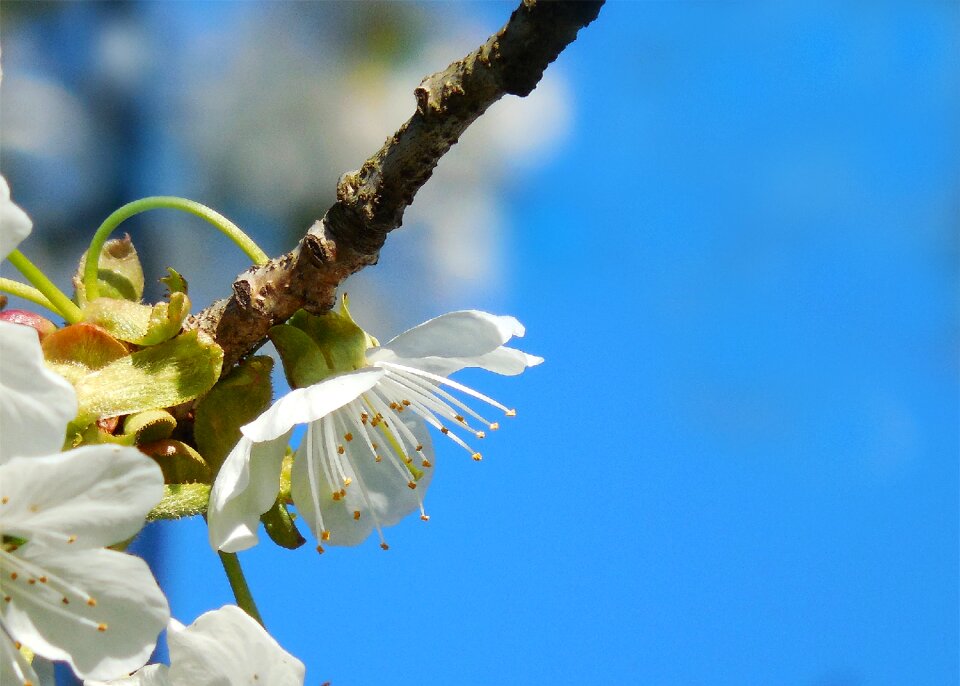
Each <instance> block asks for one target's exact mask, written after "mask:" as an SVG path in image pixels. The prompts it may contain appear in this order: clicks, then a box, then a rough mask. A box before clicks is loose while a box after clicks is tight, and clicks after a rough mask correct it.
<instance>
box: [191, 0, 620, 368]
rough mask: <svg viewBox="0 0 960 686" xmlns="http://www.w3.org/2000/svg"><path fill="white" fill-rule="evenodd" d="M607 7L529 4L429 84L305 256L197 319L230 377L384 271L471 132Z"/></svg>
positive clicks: (275, 263)
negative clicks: (307, 315) (418, 198)
mask: <svg viewBox="0 0 960 686" xmlns="http://www.w3.org/2000/svg"><path fill="white" fill-rule="evenodd" d="M602 4H603V0H591V1H584V2H553V1H545V0H539V1H538V0H523V2H522V3H521V5H520V6H519V7H518V8H517V9H516V10H514V12H513V14H512V15H511V17H510V20H509V21H508V22H507V23H506V25H504V27H503V28H502V29H500V31H498V32H497V33H496V34H494V35H493V36H491V37H490V38H489V39H488V40H487V42H486V43H484V44H483V45H481V46H480V47H479V48H477V49H476V50H474V51H473V52H471V53H470V54H469V55H467V56H466V57H464V58H462V59H460V60H458V61H456V62H454V63H453V64H451V65H450V66H448V67H447V68H446V69H444V70H443V71H441V72H437V73H436V74H433V75H432V76H428V77H427V78H425V79H424V80H423V81H422V82H421V83H420V85H419V86H418V87H417V88H416V90H415V91H414V95H415V96H416V100H417V111H416V112H415V113H414V114H413V116H412V117H410V119H409V120H407V122H406V123H405V124H404V125H403V126H402V127H401V128H400V130H399V131H397V132H396V133H395V134H394V135H393V136H391V137H390V138H388V139H387V141H386V143H384V145H383V147H382V148H381V149H380V150H379V151H378V152H377V153H376V154H375V155H373V156H372V157H371V158H370V159H368V160H367V161H366V162H365V163H364V164H363V166H362V167H361V168H360V169H359V170H357V171H354V172H349V173H347V174H344V175H343V176H342V177H340V181H339V182H338V184H337V202H336V203H335V204H334V205H333V206H332V207H331V208H330V209H328V210H327V212H326V214H325V215H324V216H323V219H321V220H319V221H317V222H315V223H314V224H313V226H311V227H310V229H309V230H308V231H307V234H306V235H305V236H304V237H303V239H302V240H301V241H300V243H299V244H298V245H297V247H296V248H294V249H293V250H292V251H290V252H289V253H287V254H285V255H282V256H280V257H278V258H276V259H274V260H271V261H270V262H268V263H267V264H266V265H264V266H262V267H258V268H252V269H249V270H247V271H246V272H244V273H243V274H241V275H240V276H238V277H237V280H236V281H235V282H234V284H233V296H232V297H230V298H229V299H228V300H221V301H218V302H216V303H214V304H213V305H211V306H210V307H208V308H207V309H205V310H204V311H203V312H201V313H200V314H199V315H197V316H196V317H195V318H193V319H192V320H191V322H190V326H191V327H195V328H200V329H203V330H204V331H206V332H207V333H209V334H211V335H212V336H213V337H214V338H215V339H216V341H217V343H219V344H220V346H221V347H222V348H223V350H224V364H223V370H224V373H226V372H227V371H228V370H229V369H230V367H231V366H232V365H233V363H235V362H237V361H238V360H239V359H241V358H242V357H243V356H244V355H247V354H248V353H250V352H252V351H253V350H255V349H256V348H257V347H258V346H259V345H260V343H261V341H263V339H264V338H265V337H266V334H267V331H268V330H269V329H270V327H271V326H273V325H274V324H278V323H280V322H283V321H285V320H287V319H288V318H289V317H290V316H291V315H293V313H294V312H296V311H297V310H298V309H300V308H305V309H306V310H308V311H310V312H313V313H315V314H319V313H321V312H325V311H327V310H329V309H330V308H331V307H332V306H333V304H334V301H335V295H336V288H337V286H339V285H340V283H342V282H343V280H344V279H346V278H347V277H348V276H350V274H353V273H354V272H357V271H359V270H360V269H363V268H364V267H366V266H368V265H371V264H376V262H377V259H378V256H379V252H380V248H381V247H382V246H383V244H384V241H385V240H386V238H387V234H388V233H389V232H390V231H392V230H393V229H396V228H397V227H399V226H400V225H401V223H402V221H403V212H404V210H405V209H406V208H407V206H408V205H410V204H411V203H412V202H413V198H414V196H415V195H416V193H417V191H418V190H420V187H421V186H423V184H424V183H426V181H427V179H429V178H430V176H431V174H432V173H433V169H434V167H436V166H437V162H439V160H440V158H441V157H442V156H443V155H444V154H445V153H446V152H447V151H448V150H449V149H450V148H451V146H453V145H454V144H455V143H456V142H457V140H459V138H460V136H461V135H462V134H463V132H464V131H465V130H466V128H467V127H468V126H469V125H470V124H471V123H473V122H474V121H475V120H476V119H477V117H479V116H480V115H481V114H483V113H484V112H485V111H486V109H487V108H488V107H490V105H492V104H493V103H494V102H496V101H497V100H499V99H500V98H501V97H503V96H504V95H505V94H508V93H509V94H512V95H519V96H521V97H523V96H526V95H528V94H529V93H530V92H531V91H533V89H534V88H535V87H536V85H537V83H539V81H540V78H541V77H542V76H543V72H544V70H545V69H546V68H547V65H549V64H550V63H551V62H553V60H555V59H556V58H557V56H558V55H559V54H560V53H561V52H562V51H563V50H564V48H566V46H567V45H569V44H570V43H571V42H573V40H574V39H575V38H576V37H577V32H578V31H579V30H580V29H581V28H583V27H584V26H586V25H587V24H589V23H590V22H591V21H593V20H594V19H595V18H596V17H597V15H598V14H599V12H600V7H601V5H602Z"/></svg>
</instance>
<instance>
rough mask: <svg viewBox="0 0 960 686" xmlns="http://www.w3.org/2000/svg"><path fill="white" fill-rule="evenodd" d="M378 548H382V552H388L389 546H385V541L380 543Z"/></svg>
mask: <svg viewBox="0 0 960 686" xmlns="http://www.w3.org/2000/svg"><path fill="white" fill-rule="evenodd" d="M380 547H381V548H383V549H384V550H390V546H388V545H387V542H386V541H384V542H383V543H381V544H380Z"/></svg>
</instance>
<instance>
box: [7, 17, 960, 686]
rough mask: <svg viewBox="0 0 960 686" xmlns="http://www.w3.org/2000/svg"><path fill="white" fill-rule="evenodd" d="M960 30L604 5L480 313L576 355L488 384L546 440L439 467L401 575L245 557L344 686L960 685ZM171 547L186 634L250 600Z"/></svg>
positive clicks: (529, 175)
mask: <svg viewBox="0 0 960 686" xmlns="http://www.w3.org/2000/svg"><path fill="white" fill-rule="evenodd" d="M428 9H429V7H428ZM509 9H510V5H509V4H502V3H498V4H484V5H471V6H470V7H469V8H468V10H467V11H468V12H469V13H472V15H473V17H474V20H475V21H477V22H478V23H479V25H481V26H483V27H484V28H485V30H492V29H494V28H495V27H496V26H497V25H498V24H499V23H501V22H502V20H503V19H504V18H505V17H506V16H507V14H508V12H509ZM958 21H960V9H958V6H957V5H956V4H955V3H945V2H940V3H936V2H930V3H881V4H870V5H867V4H865V3H852V2H847V3H834V4H827V3H822V4H817V3H803V4H802V5H801V6H799V7H787V6H786V5H784V4H776V5H762V4H759V3H706V2H651V3H641V2H611V3H609V4H608V5H607V6H606V7H604V9H603V10H602V12H601V14H600V17H599V19H598V20H597V21H596V22H595V23H594V24H593V25H591V26H590V27H588V28H587V29H586V30H584V31H583V32H582V34H581V37H580V38H579V39H578V40H577V42H576V43H575V44H574V45H572V46H571V47H570V48H569V50H568V51H567V52H565V53H564V54H563V55H562V56H561V58H560V60H559V62H558V64H557V65H556V66H557V68H559V69H561V70H562V71H563V74H564V76H565V78H566V79H567V80H568V82H569V86H570V93H571V94H572V95H573V100H572V108H573V118H572V121H573V128H572V130H571V131H570V133H569V135H568V137H567V139H566V141H565V142H564V143H563V144H562V145H561V146H560V147H559V148H558V149H557V150H556V151H555V153H554V154H553V155H552V156H551V157H550V159H549V162H548V163H547V164H546V165H545V166H541V167H539V168H537V169H536V170H535V171H532V172H531V171H527V172H525V173H523V174H521V175H519V176H517V177H516V179H517V180H516V182H515V183H512V184H511V185H510V186H509V187H506V188H504V189H503V192H502V206H503V208H504V211H505V212H506V213H507V214H508V216H509V219H510V225H511V226H513V231H512V232H511V233H510V234H509V235H508V237H507V247H508V250H507V264H506V266H505V269H504V279H503V283H502V284H499V286H498V287H496V288H491V289H490V291H489V292H487V293H483V292H481V293H478V294H477V295H476V297H475V299H473V300H471V301H469V302H467V301H464V302H460V303H458V304H457V306H458V307H462V308H469V307H476V308H481V309H488V310H491V311H496V312H501V313H511V314H514V315H516V316H517V317H519V318H520V319H521V320H522V321H523V322H524V323H525V324H526V325H527V329H528V335H527V337H526V339H524V340H523V341H521V342H520V344H519V345H521V346H522V347H523V348H524V349H525V350H528V351H529V352H532V353H536V354H540V355H542V356H544V357H545V358H546V360H547V362H546V363H545V364H544V365H542V366H541V367H538V368H536V369H532V370H529V371H528V372H527V373H526V374H524V375H523V376H521V377H516V378H499V377H493V375H489V374H482V373H467V374H464V375H462V379H461V380H463V381H465V382H466V383H469V384H471V385H473V386H475V387H477V388H479V389H480V390H482V391H483V392H485V393H488V394H490V395H491V396H493V397H496V398H498V399H500V400H502V401H503V402H505V403H506V404H508V405H510V406H516V407H517V408H518V410H519V413H518V417H517V418H516V419H515V420H513V421H511V422H509V424H507V423H504V426H503V429H502V430H501V431H500V432H498V434H497V435H496V436H494V437H491V438H489V439H488V440H487V445H486V446H485V448H486V450H485V453H484V454H485V459H484V461H483V462H482V463H479V464H476V463H473V462H472V461H471V460H469V458H467V457H466V456H465V455H463V454H462V452H461V451H460V450H459V449H457V448H456V446H453V445H452V444H450V445H447V444H444V443H443V442H442V441H440V440H437V441H436V443H437V445H438V449H439V456H438V471H439V474H438V476H437V478H436V480H435V481H434V483H433V485H432V486H431V490H430V492H429V495H428V498H427V505H428V510H429V511H430V513H431V515H432V518H431V520H430V522H429V523H427V524H423V523H421V522H419V521H417V520H416V519H411V520H409V521H405V522H403V523H401V524H400V525H398V526H397V527H394V528H393V529H392V530H391V531H390V532H389V539H390V543H391V549H390V551H388V552H387V553H384V552H382V551H380V550H379V548H378V547H377V546H376V545H375V543H374V542H372V541H371V542H369V545H365V546H361V547H359V548H356V549H334V550H332V551H330V552H329V553H328V554H325V555H324V556H322V557H318V556H317V555H316V554H315V553H313V552H312V551H311V550H308V549H302V550H299V551H296V552H294V553H287V552H284V551H280V550H277V549H275V548H272V547H270V546H268V545H261V546H259V547H258V548H256V549H254V550H252V551H250V552H248V553H244V554H242V556H241V559H242V560H243V561H244V563H245V564H246V566H247V568H248V570H249V575H250V577H251V583H252V585H253V587H254V590H255V591H256V592H257V596H258V599H259V602H260V605H261V610H262V612H263V614H264V616H265V619H266V621H267V624H268V627H269V628H270V629H271V631H272V632H273V634H274V635H275V636H276V637H277V639H278V640H279V641H280V643H281V644H282V645H283V646H284V647H285V648H286V649H288V650H289V651H290V652H292V653H294V654H295V655H297V656H298V657H300V658H301V659H302V660H304V662H306V663H307V666H308V683H309V684H314V685H315V684H320V683H322V682H323V681H327V680H330V681H332V683H333V684H334V686H360V685H366V684H372V683H391V684H393V685H394V686H404V685H406V684H410V685H413V684H417V686H431V685H434V684H435V685H437V686H439V685H441V684H442V685H448V684H451V683H455V684H458V685H461V684H462V685H464V686H469V685H470V684H489V683H500V684H508V685H512V684H551V685H554V684H577V685H578V686H582V685H583V684H597V685H601V684H611V683H624V682H627V683H639V684H671V685H673V684H684V685H686V684H691V685H695V684H709V685H712V684H798V685H799V684H803V685H811V686H859V685H863V686H867V685H870V686H874V685H885V684H890V685H899V684H907V683H909V684H918V685H925V684H930V685H941V684H956V683H960V677H958V661H960V653H958V644H960V635H958V634H960V631H958V601H960V598H958V556H960V550H958V522H960V512H958V460H957V458H958V452H960V451H958V447H960V446H958V430H957V429H958V426H957V420H958V416H960V414H958V410H960V407H958V392H957V391H958V388H957V372H958V368H957V312H958V307H957V306H958V302H957V294H958V288H957V285H958V284H957V265H958V259H957V258H958V241H957V236H958V210H960V152H958V151H960V124H958V123H957V122H960V107H958V105H960V69H958V67H960V64H958V54H960V34H958V32H957V30H956V28H957V26H958ZM481 33H482V32H481ZM483 37H485V34H483V35H478V37H477V43H479V41H480V40H481V39H482V38H483ZM5 59H8V58H7V57H5ZM439 66H442V65H438V67H439ZM413 85H415V84H413ZM411 87H412V85H411ZM387 133H388V132H386V131H385V132H384V134H383V135H386V134H387ZM505 163H506V162H505ZM11 185H12V186H13V187H14V189H15V190H14V195H15V197H16V186H15V185H14V184H13V183H11ZM187 194H188V195H190V193H187ZM397 242H398V241H392V242H390V243H388V245H387V247H386V249H385V250H384V253H383V257H382V259H383V261H384V262H385V263H386V262H388V261H389V260H390V258H391V255H392V254H398V253H399V250H400V248H398V247H396V245H395V243H397ZM392 251H397V253H394V252H392ZM402 287H403V284H402V283H397V284H396V285H395V286H393V287H392V288H393V289H400V288H402ZM409 297H410V298H421V297H429V294H424V293H411V294H410V295H409ZM422 309H427V310H429V309H430V308H429V306H428V305H424V306H423V307H422ZM362 323H364V324H367V325H368V326H369V327H370V328H371V329H373V330H374V333H378V332H377V330H376V329H377V326H376V324H377V323H376V322H362ZM415 323H417V322H416V321H408V322H403V324H405V325H413V324H415ZM387 333H389V332H387ZM161 537H162V539H163V540H164V542H165V543H164V544H165V548H164V549H163V550H162V551H160V553H159V554H158V555H157V561H156V564H157V566H158V570H159V571H160V574H161V577H162V581H163V583H164V585H165V588H166V589H167V590H168V591H169V592H170V595H171V603H172V607H173V610H174V614H175V615H176V616H177V617H178V618H179V619H181V620H182V621H185V622H189V621H191V620H192V619H193V618H194V617H195V616H196V615H197V614H199V613H201V612H203V611H205V610H208V609H211V608H213V607H218V606H219V605H220V604H223V603H225V602H228V601H229V600H230V595H229V589H228V588H227V586H226V583H225V582H224V581H223V580H222V573H221V572H220V569H219V565H218V564H217V562H216V558H215V556H214V555H213V553H212V552H210V551H209V549H208V548H207V547H206V543H205V532H204V530H203V526H202V523H200V522H193V523H187V524H179V523H178V524H177V525H172V524H165V525H163V532H162V535H161ZM309 547H310V546H306V548H309ZM182 550H187V551H190V554H189V556H184V555H183V553H182V552H181V551H182Z"/></svg>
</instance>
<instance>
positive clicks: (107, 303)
mask: <svg viewBox="0 0 960 686" xmlns="http://www.w3.org/2000/svg"><path fill="white" fill-rule="evenodd" d="M188 314H190V298H188V297H187V294H186V293H172V294H171V295H170V302H161V303H157V304H156V305H153V306H151V305H142V304H140V303H135V302H130V301H129V300H115V299H113V298H97V299H96V300H94V301H92V302H89V303H87V304H86V305H85V306H84V308H83V320H84V321H85V322H88V323H91V324H97V325H98V326H101V327H103V328H104V329H106V330H107V331H108V332H109V333H110V334H111V335H113V336H114V337H116V338H118V339H120V340H121V341H127V342H128V343H135V344H136V345H144V346H146V345H156V344H158V343H163V342H164V341H166V340H169V339H171V338H173V337H174V336H176V335H177V334H178V333H180V328H181V326H182V325H183V320H184V319H186V317H187V315H188Z"/></svg>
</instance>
